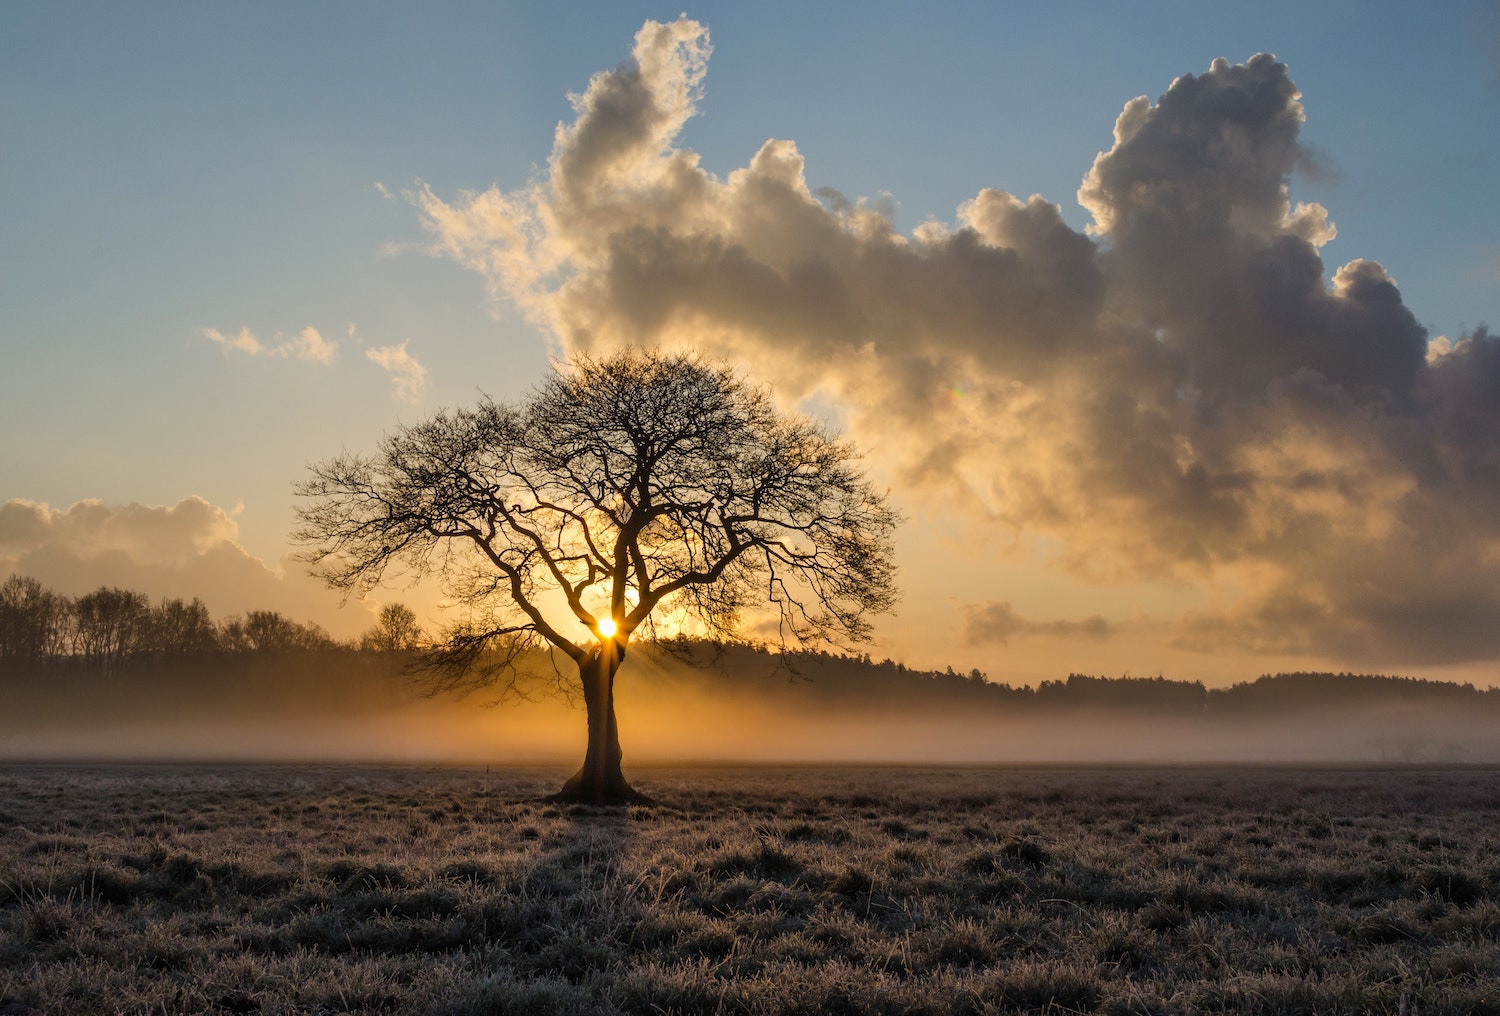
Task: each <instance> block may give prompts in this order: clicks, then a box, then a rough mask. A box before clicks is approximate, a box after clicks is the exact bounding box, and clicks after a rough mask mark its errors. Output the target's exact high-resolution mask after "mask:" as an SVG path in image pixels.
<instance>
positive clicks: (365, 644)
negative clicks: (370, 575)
mask: <svg viewBox="0 0 1500 1016" xmlns="http://www.w3.org/2000/svg"><path fill="white" fill-rule="evenodd" d="M425 637H426V636H425V633H424V632H423V631H422V626H421V625H420V624H418V623H417V615H416V613H415V612H414V611H413V610H412V609H411V608H410V607H408V606H407V605H406V604H404V603H387V604H386V605H385V606H384V607H381V608H380V616H379V617H378V618H376V621H375V625H374V627H372V628H371V629H370V630H369V631H367V632H365V633H364V635H363V636H362V637H361V638H360V640H359V647H360V648H361V649H370V650H373V651H375V652H378V653H399V652H409V651H411V650H413V649H416V648H417V647H418V646H419V645H421V644H422V640H423V638H425Z"/></svg>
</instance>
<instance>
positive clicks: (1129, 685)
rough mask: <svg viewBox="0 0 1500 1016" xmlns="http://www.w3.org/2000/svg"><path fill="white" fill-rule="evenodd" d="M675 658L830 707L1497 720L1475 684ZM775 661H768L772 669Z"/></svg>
mask: <svg viewBox="0 0 1500 1016" xmlns="http://www.w3.org/2000/svg"><path fill="white" fill-rule="evenodd" d="M675 655H677V656H679V657H682V658H683V659H685V660H687V661H688V662H691V663H694V664H696V665H698V666H701V667H703V668H704V669H705V671H706V672H707V673H708V674H710V675H711V674H713V673H715V672H719V673H722V674H724V675H725V676H726V677H727V678H728V679H730V680H734V681H742V680H744V679H745V678H747V677H748V678H752V679H753V678H754V677H755V676H756V675H768V674H769V675H776V674H777V672H778V669H779V676H773V678H772V679H773V680H776V681H779V682H781V683H786V682H788V681H790V682H791V683H792V684H794V685H803V686H804V687H803V688H802V689H801V694H803V695H804V696H811V697H814V698H820V699H827V700H843V701H851V702H856V701H859V700H861V699H865V700H871V701H878V702H882V703H891V702H895V701H900V700H903V699H905V700H907V701H909V702H910V703H911V704H913V705H918V704H921V703H931V704H933V705H939V704H941V705H950V704H955V703H963V704H964V706H965V707H966V708H973V709H989V708H998V709H1002V710H1013V709H1021V710H1024V709H1028V708H1038V709H1047V708H1052V707H1055V708H1060V709H1098V710H1101V711H1102V710H1109V711H1138V712H1141V713H1150V714H1153V715H1157V716H1163V715H1176V716H1184V717H1186V716H1231V715H1232V716H1237V717H1247V716H1254V715H1260V714H1265V713H1272V712H1280V711H1283V710H1299V711H1308V710H1317V709H1320V708H1325V707H1326V708H1336V709H1346V708H1348V709H1354V708H1360V707H1366V706H1378V705H1381V704H1387V703H1389V704H1416V703H1428V704H1431V705H1434V706H1454V707H1459V708H1463V707H1468V706H1472V707H1474V708H1475V709H1476V710H1484V711H1487V712H1500V688H1490V689H1478V688H1475V687H1474V686H1473V685H1472V684H1455V683H1453V682H1451V681H1430V680H1426V679H1423V678H1417V677H1397V676H1388V675H1384V674H1350V673H1312V672H1305V671H1299V672H1294V673H1280V674H1264V675H1261V676H1260V677H1259V678H1257V679H1255V680H1253V681H1242V682H1238V683H1235V684H1234V685H1231V686H1230V687H1227V688H1208V687H1206V686H1205V685H1204V684H1203V682H1201V681H1174V680H1170V679H1167V678H1164V677H1160V676H1156V677H1131V676H1128V675H1125V676H1121V677H1099V676H1094V675H1091V674H1069V675H1068V676H1067V678H1066V679H1063V680H1055V681H1043V682H1041V684H1040V685H1038V686H1036V687H1035V688H1032V687H1029V686H1026V685H1022V686H1019V687H1017V686H1012V685H1010V684H1005V683H1001V682H996V681H992V680H990V678H989V676H988V675H986V674H985V673H984V672H983V671H980V670H978V669H977V668H976V669H974V670H971V671H969V672H968V673H967V674H960V673H957V672H955V671H954V670H953V668H952V667H949V668H947V669H946V670H942V671H938V670H915V669H912V668H909V667H907V666H905V665H904V664H901V663H898V662H896V661H894V660H890V659H886V660H880V661H878V662H877V661H875V660H873V659H871V658H870V657H869V656H868V655H847V654H846V655H839V654H831V653H817V652H813V653H799V654H795V655H793V656H789V657H787V658H785V659H782V658H780V655H779V654H777V653H776V652H775V651H773V650H768V649H767V648H765V647H763V646H734V647H708V646H692V645H689V644H683V643H679V644H678V646H677V647H676V650H675ZM773 661H774V662H773Z"/></svg>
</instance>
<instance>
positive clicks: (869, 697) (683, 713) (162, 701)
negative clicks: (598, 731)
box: [0, 576, 1500, 763]
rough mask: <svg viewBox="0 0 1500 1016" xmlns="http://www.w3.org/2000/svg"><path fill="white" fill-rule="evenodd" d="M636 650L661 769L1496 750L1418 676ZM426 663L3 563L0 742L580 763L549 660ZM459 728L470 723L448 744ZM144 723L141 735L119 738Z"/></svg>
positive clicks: (1384, 758) (46, 752)
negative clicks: (1029, 671)
mask: <svg viewBox="0 0 1500 1016" xmlns="http://www.w3.org/2000/svg"><path fill="white" fill-rule="evenodd" d="M387 612H388V613H399V612H395V611H387ZM383 632H384V633H383ZM413 635H414V633H412V632H410V631H407V632H406V634H405V635H404V636H403V637H404V638H411V637H413ZM406 644H408V645H409V644H413V643H406ZM638 650H639V651H638V654H637V660H636V662H637V666H636V668H635V670H633V671H632V673H631V675H630V677H629V680H630V681H631V682H632V688H631V698H632V701H633V703H634V706H633V708H635V709H636V710H637V711H638V712H639V713H640V714H641V717H642V719H641V726H642V728H643V735H644V736H643V738H642V742H643V743H642V745H641V746H640V748H639V749H638V750H637V752H636V753H635V755H634V756H633V757H637V758H641V759H649V760H653V761H664V760H669V759H671V758H673V757H678V758H703V757H724V758H748V759H752V760H760V761H768V760H773V759H784V760H804V759H805V760H811V761H822V760H827V761H834V760H863V761H877V760H881V759H892V760H897V761H908V762H916V761H922V760H924V759H926V758H932V759H935V760H947V761H975V762H994V761H1031V762H1037V761H1058V762H1067V761H1108V760H1111V759H1115V758H1119V759H1135V760H1142V759H1164V760H1171V761H1195V760H1205V761H1235V760H1240V761H1272V762H1274V761H1301V760H1324V761H1328V760H1347V761H1356V762H1391V763H1408V762H1486V761H1495V760H1496V755H1497V752H1496V750H1495V748H1494V747H1493V746H1494V745H1496V744H1500V737H1496V735H1497V734H1500V690H1496V689H1478V688H1475V687H1473V686H1472V685H1468V684H1454V683H1450V682H1444V681H1434V680H1424V679H1420V678H1416V677H1405V676H1387V675H1378V674H1350V673H1281V674H1267V675H1261V676H1259V677H1257V678H1255V679H1252V680H1246V681H1242V682H1238V683H1235V684H1232V685H1230V686H1228V687H1222V688H1210V687H1207V686H1205V685H1204V684H1203V683H1202V682H1199V681H1183V680H1173V679H1168V678H1164V677H1160V676H1128V675H1127V676H1096V675H1088V674H1076V673H1075V674H1069V675H1067V676H1066V677H1060V678H1058V679H1056V680H1048V681H1043V682H1041V683H1040V684H1038V685H1036V686H1034V687H1031V686H1024V685H1023V686H1014V685H1010V684H1006V683H1003V682H998V681H993V680H991V679H990V678H989V677H988V676H987V675H985V674H984V673H982V672H980V671H978V670H970V671H969V672H967V673H959V672H957V671H955V670H954V669H953V668H952V667H949V668H946V669H944V670H921V669H916V668H911V667H907V666H906V665H904V664H903V663H900V662H897V661H895V660H890V659H884V660H875V659H872V658H871V657H870V656H869V655H868V654H852V653H838V652H828V651H822V652H782V651H779V650H778V649H776V648H775V647H768V646H765V645H759V644H754V643H740V644H720V643H713V642H709V641H694V640H689V639H680V638H679V639H669V640H661V641H657V642H652V641H643V642H641V643H640V644H639V646H638ZM419 663H420V652H419V651H418V650H414V649H410V648H394V647H393V643H392V642H391V639H390V635H389V631H388V629H382V626H381V625H380V624H375V625H372V627H371V629H370V630H369V631H367V632H366V633H364V635H362V636H361V637H358V638H352V639H335V638H333V637H332V636H330V635H328V633H327V632H326V631H324V630H323V629H321V628H320V627H319V626H317V625H315V624H309V623H305V622H300V621H297V620H294V619H292V618H288V617H285V616H283V615H281V614H279V613H276V612H275V611H254V612H251V613H250V614H247V615H235V616H229V617H225V618H222V619H215V618H213V617H212V616H211V615H210V614H209V612H208V610H207V608H206V607H205V606H204V605H203V604H202V603H201V601H196V600H194V601H188V602H184V601H182V600H179V599H164V600H161V601H159V602H158V603H156V604H152V603H151V602H150V601H149V600H148V599H147V597H145V596H144V594H141V593H138V592H133V591H130V590H120V589H110V588H102V589H100V590H96V591H95V592H93V593H90V594H87V595H85V596H80V597H68V596H64V595H61V594H59V593H56V592H53V591H52V590H49V589H47V588H46V587H44V586H42V585H41V583H39V582H37V581H35V580H34V579H29V578H25V577H21V576H12V577H10V578H9V579H8V580H7V581H6V582H4V583H3V584H0V697H3V699H4V701H5V704H6V709H5V710H3V718H0V746H3V747H0V752H3V754H4V755H5V756H6V757H9V758H13V759H15V758H26V757H32V756H36V757H47V758H94V757H99V756H101V755H103V756H107V757H143V758H162V757H166V758H191V757H200V756H202V757H209V758H220V759H225V758H229V759H239V758H245V759H254V758H258V757H262V756H264V757H271V758H307V757H312V758H337V759H345V760H375V761H378V760H382V759H400V758H408V757H411V756H412V754H414V753H415V754H416V755H418V756H419V757H423V758H433V759H448V760H464V761H473V760H475V759H490V758H493V759H497V760H502V759H516V758H519V757H525V758H537V757H540V758H546V759H551V758H554V757H556V758H558V759H562V758H566V757H569V754H570V751H571V750H572V747H573V744H574V742H575V741H576V733H570V731H576V729H578V728H579V727H581V725H582V722H583V716H582V710H581V709H576V708H573V707H572V706H571V705H570V703H569V701H568V695H567V691H568V683H567V682H565V681H561V680H560V679H559V672H558V670H557V668H556V666H555V663H556V661H555V660H554V659H553V658H552V657H551V656H550V655H549V654H547V653H545V652H540V651H538V652H535V653H532V654H530V655H529V656H528V657H527V658H526V659H525V660H523V661H522V662H521V666H520V673H521V674H522V675H523V677H524V680H522V681H520V682H518V683H517V684H516V685H515V686H514V687H513V688H511V695H510V698H511V699H513V700H514V701H512V702H510V703H509V704H510V705H512V706H514V708H501V709H497V710H494V711H491V710H487V709H485V708H484V706H485V705H488V704H494V702H495V701H496V699H495V697H494V696H491V697H489V698H486V697H485V696H484V695H482V694H481V695H471V696H469V697H468V698H467V699H465V700H463V701H456V700H455V699H454V697H453V696H451V695H447V694H438V695H436V696H435V697H434V696H433V689H432V688H431V687H430V686H429V685H428V684H426V683H424V682H423V680H422V672H421V670H420V667H419ZM573 705H576V702H575V703H573ZM729 716H738V717H740V719H741V721H742V722H741V726H743V727H747V728H748V727H754V726H755V725H756V724H761V725H763V726H765V727H766V729H767V730H768V731H772V730H775V731H777V732H778V733H777V734H772V733H769V732H768V733H767V734H765V735H764V736H763V737H762V738H760V740H759V742H758V743H759V745H760V746H759V747H757V742H756V741H755V740H753V739H751V738H750V737H749V735H748V734H746V735H745V736H744V737H743V738H741V739H738V740H737V739H736V738H735V737H733V736H726V737H723V738H720V742H721V746H720V750H719V751H718V752H716V751H714V750H712V749H713V747H714V745H713V743H712V742H710V741H707V740H705V739H696V740H695V739H693V738H692V737H687V735H686V734H685V733H684V732H685V731H686V732H691V731H693V730H694V729H695V728H711V727H712V726H713V725H714V724H715V723H719V722H722V721H724V720H725V718H726V717H729ZM377 719H378V720H379V723H376V722H375V721H376V720H377ZM245 724H259V725H260V727H258V728H257V729H260V730H263V731H264V732H265V734H264V739H256V738H241V739H239V740H236V739H235V738H233V737H216V736H215V731H221V730H233V729H238V727H239V726H241V725H245ZM453 724H459V725H460V726H462V728H463V729H464V730H466V731H469V733H468V734H466V735H465V737H464V738H459V739H453V738H451V737H449V738H448V740H447V742H445V737H447V735H445V734H444V731H447V730H450V729H452V725H453ZM528 727H536V728H538V729H541V728H542V727H546V729H547V730H549V731H556V733H557V737H556V741H555V743H554V742H552V741H546V740H545V739H540V738H541V734H539V733H535V732H532V733H528V734H524V735H523V733H518V732H517V731H518V729H519V728H528ZM789 729H791V730H795V731H796V736H795V737H792V736H790V735H788V734H787V731H788V730H789ZM137 731H146V732H147V733H141V734H140V736H139V737H135V736H127V734H133V732H137ZM351 731H357V733H352V732H351ZM486 731H493V733H486ZM335 732H342V733H335ZM533 734H534V736H533ZM276 737H281V738H283V739H284V743H281V744H277V743H275V741H274V740H271V739H274V738H276ZM444 743H448V744H450V745H451V750H450V751H449V752H448V753H447V754H445V753H444V750H443V748H442V746H443V744H444ZM412 744H416V745H417V746H418V747H417V748H412V747H411V745H412ZM403 745H405V747H403ZM549 746H550V747H549ZM403 752H404V753H405V754H403Z"/></svg>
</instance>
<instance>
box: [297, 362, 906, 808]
mask: <svg viewBox="0 0 1500 1016" xmlns="http://www.w3.org/2000/svg"><path fill="white" fill-rule="evenodd" d="M856 460H857V456H856V454H855V452H854V449H853V448H852V447H851V446H850V445H849V444H848V443H847V442H845V441H842V440H840V439H837V438H835V437H833V436H831V435H830V434H828V432H827V431H826V430H825V429H824V428H823V427H821V426H820V425H819V424H817V423H815V422H814V421H812V420H809V419H806V418H803V417H800V416H793V415H789V414H783V413H781V412H778V411H777V410H776V408H775V406H774V405H773V403H772V399H771V396H770V394H769V392H768V391H767V390H766V389H764V388H760V387H756V386H753V385H751V384H749V383H748V382H746V381H745V380H743V379H742V378H740V377H739V376H738V375H737V374H736V373H735V372H734V371H733V370H732V369H731V368H729V367H728V366H727V365H724V364H718V363H711V362H708V361H706V360H704V359H702V358H700V357H697V356H692V355H678V354H667V353H660V352H654V351H639V350H627V351H624V352H621V353H617V354H614V355H611V356H608V357H604V358H597V359H596V358H590V357H577V358H575V359H573V360H572V361H571V362H569V363H568V364H565V365H560V366H558V367H556V368H555V369H554V370H553V371H552V372H551V374H550V375H549V376H548V377H547V378H546V379H545V380H544V381H543V382H542V383H541V385H540V386H539V387H538V388H536V389H535V390H534V391H533V392H532V393H531V395H530V396H529V397H528V398H527V399H525V400H524V401H522V402H521V403H520V404H518V405H515V406H509V405H501V404H497V403H495V402H493V401H491V400H489V399H485V400H484V401H482V402H481V403H480V404H479V405H478V406H477V407H475V408H473V409H463V410H456V411H453V412H444V413H439V414H438V415H437V416H435V417H433V418H432V419H430V420H428V421H426V422H424V423H420V424H416V425H413V426H404V427H401V428H399V429H398V430H396V431H395V432H394V433H392V434H389V435H387V436H386V437H385V439H384V440H383V442H382V445H381V448H380V451H379V453H378V454H376V455H374V456H371V457H366V456H362V455H355V454H348V453H346V454H344V455H340V456H339V457H337V458H334V459H330V460H328V461H325V462H322V463H319V464H317V465H314V466H313V467H311V473H312V475H311V478H310V479H307V480H306V481H304V482H302V483H301V484H299V485H298V493H299V494H300V495H301V496H302V497H303V498H304V499H305V500H304V502H303V504H302V506H301V507H300V508H299V511H298V514H299V518H300V522H301V524H300V526H299V528H298V530H297V532H296V533H295V534H294V535H295V538H296V539H297V540H298V541H299V542H300V543H302V544H303V545H305V546H306V547H307V548H308V550H307V551H306V552H305V554H304V558H305V559H306V560H307V561H309V562H310V563H311V564H312V565H313V568H314V571H315V573H316V574H319V575H320V576H322V577H323V578H324V579H325V580H326V581H327V582H328V583H329V584H330V585H332V586H334V587H336V588H339V589H342V590H345V591H346V592H352V591H368V590H370V589H372V588H373V587H374V586H376V585H377V584H378V583H379V582H380V581H381V580H382V578H383V577H385V575H386V574H387V572H389V571H392V570H393V569H396V570H397V571H405V572H406V573H408V574H409V575H412V576H421V575H426V574H433V573H435V574H438V575H440V576H441V577H442V578H443V580H444V581H445V585H446V588H447V592H448V594H449V595H450V596H452V597H454V598H455V599H456V600H458V601H459V602H461V603H462V604H463V605H464V606H465V607H466V608H467V614H468V616H467V617H466V618H465V620H464V621H462V622H461V623H459V624H457V625H455V626H453V627H452V628H451V629H449V630H448V631H447V632H446V633H445V636H444V638H443V639H442V641H441V642H440V643H439V644H438V645H437V646H436V647H435V648H434V649H432V650H431V651H430V652H429V654H428V656H427V660H428V662H429V664H430V665H431V668H432V669H431V671H430V673H431V675H432V677H433V680H434V684H435V686H436V687H440V688H448V689H453V690H460V691H462V690H467V689H470V688H474V687H481V686H485V685H490V684H494V683H496V682H504V681H514V680H515V678H516V675H517V673H518V672H517V669H516V666H517V662H518V660H519V657H520V654H521V653H523V652H525V651H527V650H528V649H532V648H541V647H546V646H550V647H552V648H555V649H556V650H558V651H560V652H561V653H563V654H564V655H566V656H567V657H568V658H569V659H570V660H572V662H573V663H574V664H575V665H576V667H577V670H578V680H579V683H580V685H581V689H582V693H583V701H584V704H585V708H586V710H587V714H588V748H587V751H586V753H585V757H584V762H583V765H582V766H581V767H580V769H579V770H578V772H577V773H576V774H575V775H574V776H573V777H572V778H571V779H570V780H568V782H567V784H566V785H565V786H564V787H563V789H562V791H561V793H560V794H559V797H560V798H562V799H564V800H577V801H590V802H600V803H607V802H628V801H634V800H641V797H640V795H639V794H637V793H636V792H635V791H634V790H633V789H632V788H631V787H630V785H629V784H628V783H627V782H626V780H625V778H624V775H623V773H622V771H621V767H620V762H621V757H622V756H621V750H620V741H619V732H618V728H617V725H616V721H615V709H614V681H615V674H616V672H617V670H618V669H619V666H620V664H621V662H622V661H623V660H624V658H625V655H626V651H627V648H628V647H629V645H630V642H631V639H632V637H634V636H635V635H636V633H637V632H638V631H642V629H644V634H646V635H651V634H655V633H657V632H658V631H659V628H658V626H659V625H661V624H662V623H663V622H667V623H668V624H669V626H670V627H672V628H676V629H677V630H683V626H689V627H691V628H692V629H693V630H694V631H696V632H697V633H700V634H707V635H710V636H712V637H714V638H718V639H724V638H732V637H735V636H736V635H738V634H739V633H740V632H741V630H742V627H747V626H749V625H750V624H752V623H760V624H763V625H764V626H765V627H766V628H767V629H768V630H769V631H770V632H774V633H775V637H777V638H779V640H780V641H781V643H782V644H783V645H795V646H803V645H810V644H828V643H832V644H852V643H855V642H861V641H865V640H867V639H868V637H869V622H868V620H867V615H868V614H869V613H871V612H879V611H884V610H889V609H890V607H891V606H892V605H893V603H894V601H895V591H894V566H893V563H892V548H891V534H892V531H893V529H894V527H895V524H896V522H897V517H896V514H895V513H894V512H893V511H892V510H891V509H890V508H889V507H888V506H887V505H886V503H885V499H884V496H883V495H882V494H880V493H879V492H877V491H876V490H875V489H874V488H873V487H872V486H871V485H870V484H869V483H868V481H867V480H866V479H865V477H864V475H863V473H862V471H861V470H860V469H859V468H858V465H857V461H856ZM752 611H753V612H754V615H753V616H751V615H752Z"/></svg>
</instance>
